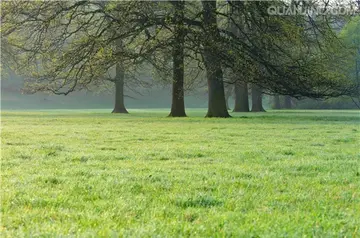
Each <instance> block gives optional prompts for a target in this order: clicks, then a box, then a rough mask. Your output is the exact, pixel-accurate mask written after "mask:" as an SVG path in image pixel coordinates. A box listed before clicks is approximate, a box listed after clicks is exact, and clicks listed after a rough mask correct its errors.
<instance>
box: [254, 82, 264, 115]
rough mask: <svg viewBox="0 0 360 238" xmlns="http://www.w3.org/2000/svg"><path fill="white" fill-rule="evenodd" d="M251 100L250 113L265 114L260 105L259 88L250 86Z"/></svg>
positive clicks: (260, 94) (260, 95)
mask: <svg viewBox="0 0 360 238" xmlns="http://www.w3.org/2000/svg"><path fill="white" fill-rule="evenodd" d="M251 99H252V108H251V111H252V112H265V109H264V108H263V105H262V92H261V88H259V87H258V86H257V85H254V84H253V85H252V87H251Z"/></svg>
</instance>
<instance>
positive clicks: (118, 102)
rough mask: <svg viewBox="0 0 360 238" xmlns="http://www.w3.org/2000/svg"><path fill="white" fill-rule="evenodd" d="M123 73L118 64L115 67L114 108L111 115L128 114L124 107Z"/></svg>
mask: <svg viewBox="0 0 360 238" xmlns="http://www.w3.org/2000/svg"><path fill="white" fill-rule="evenodd" d="M124 78H125V72H124V70H123V68H122V67H121V65H120V64H117V65H116V76H115V107H114V110H113V111H112V113H128V111H127V110H126V108H125V105H124Z"/></svg>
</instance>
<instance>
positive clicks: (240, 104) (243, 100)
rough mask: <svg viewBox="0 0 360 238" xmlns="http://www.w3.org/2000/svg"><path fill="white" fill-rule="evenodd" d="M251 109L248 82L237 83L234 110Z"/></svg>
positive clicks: (244, 110)
mask: <svg viewBox="0 0 360 238" xmlns="http://www.w3.org/2000/svg"><path fill="white" fill-rule="evenodd" d="M248 111H249V95H248V86H247V83H244V82H237V83H235V107H234V110H233V112H248Z"/></svg>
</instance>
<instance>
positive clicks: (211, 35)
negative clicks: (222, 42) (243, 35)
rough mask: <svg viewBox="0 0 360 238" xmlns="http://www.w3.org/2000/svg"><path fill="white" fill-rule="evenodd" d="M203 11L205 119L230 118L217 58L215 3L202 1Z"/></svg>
mask: <svg viewBox="0 0 360 238" xmlns="http://www.w3.org/2000/svg"><path fill="white" fill-rule="evenodd" d="M202 5H203V10H204V28H205V32H206V33H207V35H206V39H204V64H205V68H206V76H207V82H208V94H209V99H208V112H207V114H206V117H230V115H229V112H228V110H227V107H226V100H225V91H224V81H223V71H222V69H221V59H220V58H219V57H218V54H217V51H218V50H219V49H217V48H218V39H219V38H220V33H219V31H218V28H217V20H216V13H215V12H216V1H215V0H213V1H206V0H203V1H202Z"/></svg>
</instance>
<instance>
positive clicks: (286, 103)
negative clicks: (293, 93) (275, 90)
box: [284, 96, 291, 109]
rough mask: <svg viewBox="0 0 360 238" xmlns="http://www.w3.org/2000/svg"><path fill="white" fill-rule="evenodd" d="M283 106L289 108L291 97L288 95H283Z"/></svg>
mask: <svg viewBox="0 0 360 238" xmlns="http://www.w3.org/2000/svg"><path fill="white" fill-rule="evenodd" d="M284 108H286V109H291V97H290V96H285V97H284Z"/></svg>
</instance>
